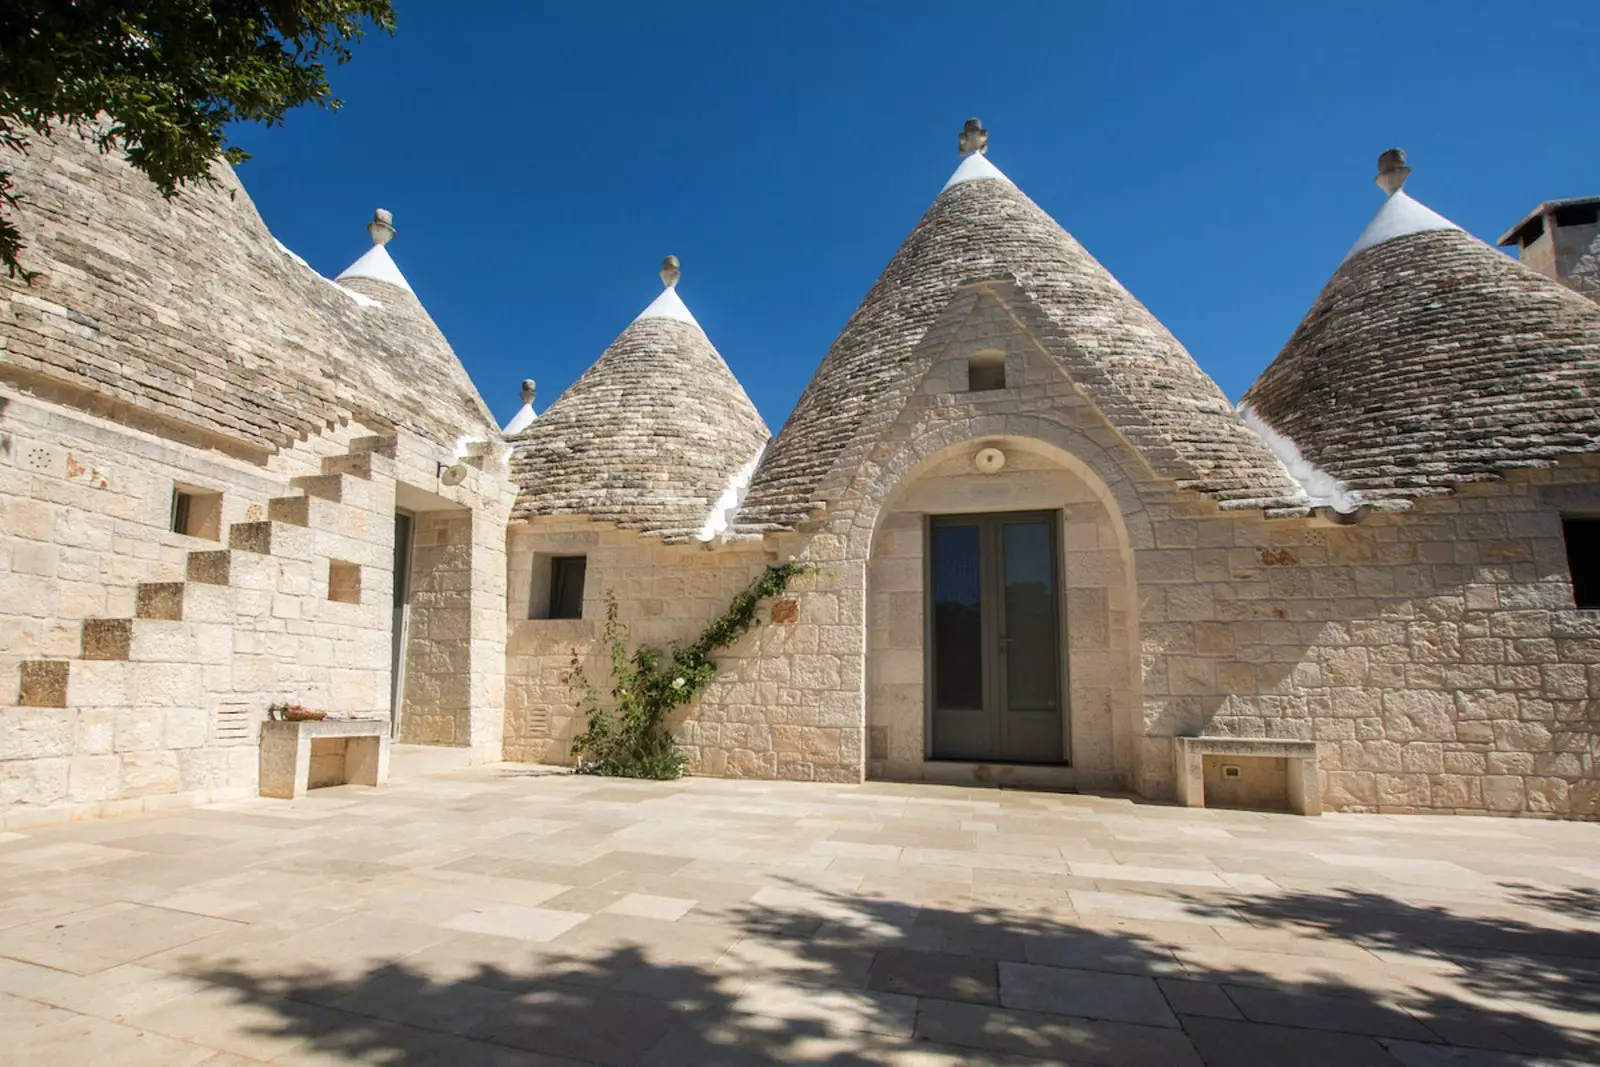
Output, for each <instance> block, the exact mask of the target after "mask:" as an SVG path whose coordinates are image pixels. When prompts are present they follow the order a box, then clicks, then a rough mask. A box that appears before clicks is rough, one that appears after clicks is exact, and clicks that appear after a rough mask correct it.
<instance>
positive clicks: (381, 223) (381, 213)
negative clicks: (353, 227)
mask: <svg viewBox="0 0 1600 1067" xmlns="http://www.w3.org/2000/svg"><path fill="white" fill-rule="evenodd" d="M367 232H368V233H369V234H371V235H372V243H373V244H375V245H386V244H388V243H389V242H390V241H392V240H394V216H393V215H391V214H390V213H389V212H387V211H385V210H384V209H383V208H381V207H380V208H379V209H378V210H376V211H374V212H373V213H372V221H371V222H369V223H367Z"/></svg>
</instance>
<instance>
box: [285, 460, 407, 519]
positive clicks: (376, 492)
mask: <svg viewBox="0 0 1600 1067" xmlns="http://www.w3.org/2000/svg"><path fill="white" fill-rule="evenodd" d="M386 462H387V461H386ZM289 484H291V485H293V486H294V487H295V488H296V489H298V490H299V491H300V492H302V493H304V494H305V495H306V496H309V497H315V498H317V499H318V500H324V501H327V502H329V503H333V504H344V505H346V506H347V507H352V508H355V509H357V510H358V511H372V512H382V513H384V514H388V513H390V512H392V511H393V510H394V490H393V488H392V487H390V486H387V485H384V484H382V483H379V482H372V481H367V480H365V479H362V478H359V477H356V476H355V475H351V474H344V473H338V472H335V473H332V474H301V475H297V476H295V477H294V478H291V479H289ZM293 499H295V498H294V497H279V498H277V500H282V501H284V503H282V504H278V507H279V509H280V510H282V511H283V513H284V514H285V515H295V514H298V509H299V505H295V504H290V503H288V501H290V500H293ZM272 503H276V501H273V502H272ZM272 503H269V504H268V508H269V509H270V508H271V507H272ZM311 506H312V507H315V506H316V505H311ZM269 517H270V518H274V519H275V518H277V517H278V516H277V515H276V514H272V513H271V512H270V511H269ZM283 521H285V522H292V521H294V520H293V519H291V518H286V519H284V520H283Z"/></svg>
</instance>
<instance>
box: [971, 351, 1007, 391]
mask: <svg viewBox="0 0 1600 1067" xmlns="http://www.w3.org/2000/svg"><path fill="white" fill-rule="evenodd" d="M1005 387H1006V360H1005V357H1004V356H1001V355H998V354H997V355H982V356H973V357H972V358H971V359H970V360H968V361H967V391H968V392H970V393H985V392H988V391H990V390H992V389H1004V388H1005Z"/></svg>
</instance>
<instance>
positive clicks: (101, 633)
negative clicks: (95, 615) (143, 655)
mask: <svg viewBox="0 0 1600 1067" xmlns="http://www.w3.org/2000/svg"><path fill="white" fill-rule="evenodd" d="M132 643H133V620H132V619H85V620H84V621H83V658H84V659H127V658H128V652H129V649H130V648H131V646H132Z"/></svg>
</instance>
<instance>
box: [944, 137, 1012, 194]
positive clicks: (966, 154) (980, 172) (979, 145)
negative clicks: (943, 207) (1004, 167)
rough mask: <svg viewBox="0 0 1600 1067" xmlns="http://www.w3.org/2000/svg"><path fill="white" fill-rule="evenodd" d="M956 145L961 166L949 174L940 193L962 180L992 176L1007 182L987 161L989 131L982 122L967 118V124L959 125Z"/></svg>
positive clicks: (974, 179)
mask: <svg viewBox="0 0 1600 1067" xmlns="http://www.w3.org/2000/svg"><path fill="white" fill-rule="evenodd" d="M956 146H957V147H958V148H959V149H960V150H961V157H962V158H961V166H959V167H957V168H956V172H955V173H954V174H952V175H950V180H949V181H947V182H945V183H944V188H943V189H940V190H939V191H940V192H941V193H942V192H944V190H945V189H948V188H950V187H951V186H952V185H960V184H961V183H962V182H975V181H978V180H980V179H983V178H992V179H995V180H997V181H1002V182H1009V181H1011V179H1010V178H1007V177H1006V176H1005V175H1004V174H1002V173H1001V172H1000V168H999V167H997V166H995V165H994V164H993V163H990V162H989V157H988V155H987V154H986V153H987V152H988V151H989V131H988V130H986V129H984V128H983V123H982V122H980V121H978V120H977V119H968V120H967V124H966V125H965V126H963V127H961V136H960V137H958V138H957V139H956Z"/></svg>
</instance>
